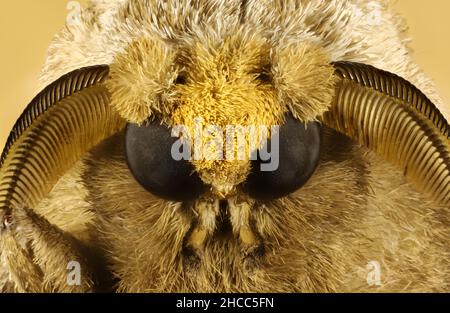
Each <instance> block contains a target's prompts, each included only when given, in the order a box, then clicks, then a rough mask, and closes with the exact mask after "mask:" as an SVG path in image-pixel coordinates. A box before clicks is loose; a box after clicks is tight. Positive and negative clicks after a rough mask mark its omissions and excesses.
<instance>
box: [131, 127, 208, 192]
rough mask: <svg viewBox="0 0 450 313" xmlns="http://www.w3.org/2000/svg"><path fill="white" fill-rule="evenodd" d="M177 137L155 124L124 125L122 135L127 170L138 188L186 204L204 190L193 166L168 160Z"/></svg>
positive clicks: (172, 159)
mask: <svg viewBox="0 0 450 313" xmlns="http://www.w3.org/2000/svg"><path fill="white" fill-rule="evenodd" d="M177 140H178V138H175V137H172V136H171V130H170V128H168V127H167V126H166V125H163V124H161V123H159V122H158V121H152V122H149V123H147V124H145V125H142V126H138V125H135V124H128V126H127V129H126V136H125V141H126V142H125V147H126V158H127V163H128V167H129V168H130V170H131V173H132V174H133V176H134V177H135V179H136V180H137V181H138V182H139V184H141V186H142V187H144V188H145V189H147V190H148V191H149V192H151V193H152V194H154V195H156V196H159V197H161V198H163V199H167V200H172V201H190V200H194V199H196V198H197V197H198V196H199V195H201V194H202V193H203V192H204V191H205V189H206V188H205V185H204V184H203V182H202V180H201V179H200V177H199V175H198V174H197V172H195V170H194V166H193V165H192V164H191V163H190V162H189V161H187V160H180V161H176V160H175V159H174V158H173V157H172V145H173V144H174V143H175V142H176V141H177Z"/></svg>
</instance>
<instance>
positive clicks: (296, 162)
mask: <svg viewBox="0 0 450 313" xmlns="http://www.w3.org/2000/svg"><path fill="white" fill-rule="evenodd" d="M320 141H321V127H320V125H319V123H317V122H310V123H307V124H306V125H305V123H301V122H299V121H297V120H296V119H295V118H294V117H292V116H291V115H289V116H287V117H286V123H285V124H284V125H282V126H281V127H280V129H279V149H278V161H279V162H278V167H277V168H276V169H275V170H262V165H263V164H267V163H273V158H274V157H276V149H274V148H275V147H272V144H271V142H270V141H269V142H268V147H270V149H269V153H270V155H271V157H272V159H271V160H268V161H263V160H262V158H261V156H260V153H259V152H258V158H257V160H255V161H252V172H251V173H250V175H249V177H248V178H247V181H246V182H245V183H244V185H243V188H244V191H245V192H247V193H248V194H249V195H250V196H251V197H252V198H254V199H258V200H273V199H277V198H281V197H284V196H287V195H289V194H290V193H292V192H294V191H296V190H298V189H299V188H300V187H302V186H303V185H304V184H305V183H306V182H307V181H308V179H309V178H310V177H311V176H312V174H313V173H314V171H315V169H316V167H317V164H318V162H319V156H320ZM266 149H267V147H266ZM264 159H265V160H267V158H264Z"/></svg>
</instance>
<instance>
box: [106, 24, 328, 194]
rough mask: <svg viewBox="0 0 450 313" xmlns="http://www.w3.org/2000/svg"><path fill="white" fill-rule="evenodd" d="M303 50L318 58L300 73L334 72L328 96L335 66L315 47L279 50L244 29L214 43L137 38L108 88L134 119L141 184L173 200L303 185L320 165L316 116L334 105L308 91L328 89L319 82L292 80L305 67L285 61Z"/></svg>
mask: <svg viewBox="0 0 450 313" xmlns="http://www.w3.org/2000/svg"><path fill="white" fill-rule="evenodd" d="M308 49H309V50H308ZM296 50H299V51H300V53H302V54H303V57H302V62H303V63H307V64H311V63H312V64H313V68H307V67H304V66H303V67H302V71H303V72H308V71H311V72H314V71H316V72H317V71H322V72H323V71H325V72H328V71H329V72H330V73H325V76H327V75H328V80H329V82H328V85H329V86H328V87H329V89H328V90H326V95H325V96H323V100H324V101H327V99H328V98H329V97H330V94H332V92H333V91H332V88H331V87H332V83H333V75H332V72H333V71H332V69H330V68H329V67H330V66H329V65H328V61H326V58H325V57H323V56H322V55H321V54H320V53H318V50H317V49H315V48H313V47H309V46H305V47H298V46H297V47H289V46H288V47H284V48H283V49H278V48H277V47H274V46H273V45H271V44H270V43H269V42H267V40H265V39H264V38H262V37H259V36H257V35H253V36H251V35H249V34H246V33H245V34H236V35H233V36H229V37H226V38H223V40H220V41H217V42H212V41H202V40H191V41H187V42H185V43H182V44H179V45H173V44H170V43H166V42H163V41H161V40H156V39H150V38H142V39H141V40H138V41H136V42H133V43H132V44H130V46H129V47H128V49H127V50H126V51H125V52H124V53H123V54H121V55H119V56H118V57H117V59H116V61H115V63H114V64H113V65H112V66H111V78H110V80H109V81H108V87H109V89H110V91H111V94H112V105H113V106H114V107H115V108H117V110H118V112H119V113H120V114H121V115H122V116H123V117H124V118H125V119H126V120H127V122H128V127H127V135H126V147H127V160H128V165H129V167H130V170H131V171H132V173H133V175H134V176H135V177H136V179H137V180H138V182H139V183H140V184H141V185H142V186H143V187H145V188H146V189H148V190H149V191H150V192H153V193H155V194H156V195H159V196H161V197H163V198H168V199H171V200H194V199H195V198H197V197H199V196H200V195H202V194H203V193H208V192H210V193H212V194H213V195H214V196H215V197H219V198H226V197H229V196H233V195H235V194H236V193H237V192H238V191H244V192H246V193H249V194H251V195H252V196H253V197H256V198H265V199H270V198H278V197H281V196H285V195H287V194H289V193H291V192H293V191H295V190H296V189H298V188H299V187H301V186H302V185H303V184H304V183H305V182H306V181H307V180H308V179H309V177H310V176H311V175H312V173H313V172H314V169H315V167H316V166H317V163H318V159H319V147H320V126H319V124H318V123H316V122H315V121H314V119H315V118H316V117H318V116H320V115H321V113H322V111H323V110H324V108H326V106H327V105H326V104H322V103H317V100H314V97H310V95H309V94H310V93H313V92H316V93H317V92H318V93H323V90H321V89H320V88H316V89H317V90H314V86H317V84H314V86H307V85H308V82H307V81H306V82H305V81H303V82H302V83H303V86H301V84H300V86H299V84H298V79H297V78H295V79H293V78H292V77H291V75H292V70H295V67H297V66H300V65H298V64H290V66H287V65H286V64H284V62H287V55H288V54H290V53H294V51H296ZM312 53H316V55H319V56H320V57H321V58H322V59H321V58H317V57H315V58H313V57H312ZM317 53H318V54H317ZM314 64H315V65H314ZM292 66H293V67H294V68H292ZM310 66H311V65H310ZM314 66H315V68H314ZM320 67H322V69H320ZM310 74H312V73H310ZM303 75H306V76H307V73H303ZM322 75H324V74H322ZM296 76H298V75H296ZM297 88H301V89H300V91H299V92H296V89H297ZM315 98H316V99H317V98H319V96H318V95H315ZM310 99H312V101H310ZM280 143H281V146H280Z"/></svg>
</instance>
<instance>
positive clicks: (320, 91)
mask: <svg viewBox="0 0 450 313" xmlns="http://www.w3.org/2000/svg"><path fill="white" fill-rule="evenodd" d="M273 59H274V60H273V63H274V65H273V69H272V72H273V76H274V77H273V78H274V83H275V87H276V89H277V90H278V95H279V97H280V101H281V102H283V103H285V105H287V106H288V107H289V108H290V109H291V111H292V113H293V114H294V116H295V117H296V118H298V119H299V120H301V121H312V120H316V119H317V117H318V116H321V115H322V114H323V113H324V112H325V111H327V110H328V108H329V107H330V105H331V101H332V99H333V96H334V92H335V89H334V87H335V82H336V79H337V78H336V76H335V75H334V68H333V66H332V65H331V64H330V59H329V58H328V56H327V55H326V54H325V53H324V51H323V50H322V49H321V48H319V47H316V46H314V45H312V44H310V43H305V42H302V43H295V44H288V45H286V46H285V47H282V48H279V49H278V50H277V51H276V53H275V54H274V56H273Z"/></svg>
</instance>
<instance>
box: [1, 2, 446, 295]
mask: <svg viewBox="0 0 450 313" xmlns="http://www.w3.org/2000/svg"><path fill="white" fill-rule="evenodd" d="M405 29H406V27H405V25H404V24H403V22H402V20H401V18H400V17H398V16H397V15H396V14H395V13H394V12H393V11H392V10H391V9H390V5H389V3H388V2H384V1H358V0H341V1H337V0H336V1H319V0H311V1H301V0H292V1H282V0H258V1H256V0H226V1H225V0H202V1H200V0H191V1H188V0H166V1H163V0H141V1H137V0H120V1H101V0H95V1H92V2H91V4H90V5H89V7H87V8H86V9H84V10H83V11H82V12H81V14H80V16H79V18H78V19H76V20H75V22H74V21H71V23H68V24H67V25H66V26H65V27H64V28H63V29H62V30H61V31H60V32H59V33H58V34H57V35H56V37H55V39H54V40H53V42H52V44H51V45H50V48H49V52H48V57H47V60H46V63H45V66H44V68H43V72H42V77H41V84H42V86H43V91H42V92H41V93H39V94H38V95H37V96H36V97H35V98H34V99H33V100H32V101H31V103H30V104H29V105H28V106H27V108H26V110H25V111H24V113H23V114H22V115H21V116H20V118H19V120H18V121H17V123H16V124H15V126H14V128H13V129H12V131H11V134H10V136H9V139H8V141H7V144H6V146H5V148H4V150H3V154H2V156H1V163H0V164H1V170H0V223H1V224H0V225H1V230H0V247H1V248H0V253H1V255H0V260H1V261H0V288H1V289H2V290H3V291H16V292H100V291H109V292H345V291H351V292H355V291H369V292H381V291H389V292H399V291H414V292H418V291H420V292H423V291H441V292H444V291H447V292H448V291H450V286H449V282H450V266H449V265H450V264H449V260H450V248H449V245H448V242H449V239H450V233H449V225H450V220H449V218H450V212H449V204H450V158H449V151H450V147H449V124H448V117H449V112H450V110H449V108H448V107H447V106H445V105H444V104H443V103H442V101H441V100H440V98H439V96H438V94H437V92H436V90H435V88H434V87H433V84H432V83H431V81H430V79H428V78H427V77H426V75H425V74H424V73H423V72H422V71H421V70H420V69H419V68H418V66H417V65H416V64H415V63H414V62H413V60H412V58H411V56H410V51H409V48H408V46H407V38H406V35H405ZM196 121H201V122H200V124H199V125H200V126H201V127H200V131H201V132H203V134H204V129H205V128H206V127H207V126H208V125H213V126H215V128H213V130H214V129H215V130H217V131H218V132H220V130H225V129H227V127H228V126H234V127H236V128H235V129H238V127H242V128H241V129H250V128H251V127H252V126H255V125H256V126H261V125H262V126H264V125H265V126H267V127H268V128H270V127H272V126H278V128H277V129H276V130H274V131H270V130H269V131H268V132H267V134H266V135H267V136H265V137H264V136H261V138H260V139H261V140H257V145H250V143H249V142H250V135H249V134H248V133H244V135H243V136H241V137H238V136H237V132H235V133H234V134H233V135H231V137H230V136H228V137H227V138H228V139H230V138H231V140H228V141H227V140H225V141H221V142H219V145H213V144H210V143H211V142H208V138H210V139H211V137H212V133H211V132H207V136H206V137H202V139H201V140H200V142H199V143H200V145H191V144H192V141H193V140H195V138H196V136H195V134H194V135H192V136H189V134H188V135H184V136H181V135H180V136H178V137H177V136H173V134H174V132H173V131H174V129H175V128H176V127H178V126H180V125H183V126H184V127H185V128H186V129H192V128H193V127H195V122H196ZM271 135H274V137H273V138H275V139H277V140H278V146H277V148H276V149H275V148H274V149H272V150H273V151H270V152H271V153H273V154H272V157H278V161H279V162H278V164H276V165H277V166H276V168H275V169H272V170H269V171H263V170H262V168H263V166H262V165H264V164H266V163H267V159H264V158H263V157H262V151H263V149H264V147H266V148H267V147H269V143H274V141H272V139H270V138H272V137H270V136H271ZM263 137H264V138H265V139H267V140H265V141H264V140H262V139H264V138H263ZM239 138H240V141H241V143H242V142H243V143H242V147H244V150H245V151H246V152H249V153H244V154H243V155H244V157H242V158H236V157H235V158H233V156H236V155H235V154H234V153H231V154H230V156H231V158H222V159H220V158H217V159H213V158H208V157H207V155H208V151H209V153H215V152H217V151H218V150H220V148H222V147H223V146H226V145H229V146H227V147H235V146H236V145H237V142H238V141H239ZM181 139H182V140H183V142H184V143H187V144H188V147H191V146H192V147H200V149H202V147H203V149H204V151H206V152H207V155H206V156H205V155H203V157H198V158H194V157H191V158H189V157H187V158H184V157H179V158H176V157H174V154H173V151H174V144H175V143H176V142H178V140H181ZM214 142H216V143H217V141H214ZM264 142H265V143H264ZM180 147H181V148H182V147H183V146H179V148H180ZM204 147H207V148H206V150H205V148H204ZM208 147H209V148H208ZM211 147H212V148H211ZM181 148H180V151H181V152H180V153H184V152H183V151H182V150H183V149H181ZM175 150H176V151H177V149H175ZM269 150H270V149H268V150H267V151H269ZM231 151H233V150H231ZM191 152H192V151H191ZM219 152H220V151H219ZM275 152H276V153H275ZM183 155H184V154H183ZM189 155H190V154H187V156H189ZM74 275H75V276H76V279H73V278H74Z"/></svg>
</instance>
